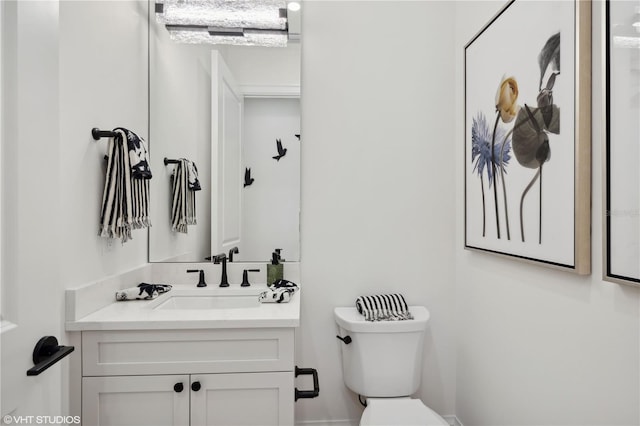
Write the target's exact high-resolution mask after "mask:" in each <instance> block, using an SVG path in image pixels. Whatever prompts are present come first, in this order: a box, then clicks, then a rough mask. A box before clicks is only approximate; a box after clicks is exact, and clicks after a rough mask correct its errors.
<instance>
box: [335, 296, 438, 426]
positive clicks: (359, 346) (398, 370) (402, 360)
mask: <svg viewBox="0 0 640 426" xmlns="http://www.w3.org/2000/svg"><path fill="white" fill-rule="evenodd" d="M409 311H410V312H411V314H413V317H414V319H413V320H405V321H377V322H371V321H365V320H364V317H363V316H362V315H360V314H359V313H358V311H357V310H356V308H335V310H334V315H335V319H336V322H337V323H338V326H339V327H340V335H339V337H341V340H343V342H342V343H340V346H341V347H342V374H343V377H344V382H345V384H346V385H347V387H348V388H349V389H351V390H352V391H353V392H355V393H357V394H358V395H361V396H363V397H366V398H367V408H365V410H364V412H363V413H362V418H361V419H360V425H361V426H373V425H380V426H382V425H384V426H392V425H398V426H418V425H419V426H426V425H438V426H448V425H449V423H447V422H446V421H445V420H444V419H443V418H442V417H440V416H439V415H438V414H437V413H436V412H435V411H433V410H432V409H430V408H429V407H427V406H426V405H424V404H423V403H422V401H421V400H419V399H412V398H410V397H409V396H410V395H411V394H413V393H414V392H415V391H417V390H418V387H419V386H420V377H421V375H422V348H423V343H424V331H425V329H426V327H427V321H429V311H427V309H426V308H425V307H424V306H410V307H409ZM347 336H348V338H347ZM347 342H348V343H347Z"/></svg>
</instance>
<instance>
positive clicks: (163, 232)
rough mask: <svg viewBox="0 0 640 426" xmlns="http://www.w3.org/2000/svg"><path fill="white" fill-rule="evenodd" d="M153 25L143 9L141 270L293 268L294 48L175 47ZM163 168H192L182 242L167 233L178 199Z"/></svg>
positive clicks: (296, 204) (296, 246)
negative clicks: (160, 266)
mask: <svg viewBox="0 0 640 426" xmlns="http://www.w3.org/2000/svg"><path fill="white" fill-rule="evenodd" d="M152 3H153V1H152ZM153 15H154V8H153V7H150V16H149V31H150V34H149V85H150V87H149V137H148V139H149V147H150V153H151V167H152V170H153V173H154V178H153V181H152V183H151V197H150V198H151V213H150V216H151V223H152V227H151V228H150V229H149V261H150V262H205V261H207V260H205V259H206V258H207V257H210V256H212V255H216V254H219V253H222V252H224V253H227V255H228V252H229V250H230V249H232V248H233V247H238V253H237V254H234V256H233V257H234V261H242V262H253V261H256V262H265V261H268V260H269V259H270V258H271V253H272V252H273V250H274V249H276V248H281V249H282V257H283V258H284V259H286V260H287V261H297V260H299V256H300V236H299V211H300V149H301V141H300V99H299V96H300V43H299V42H292V41H291V40H290V41H289V43H288V45H287V47H253V46H226V45H224V46H223V45H205V44H180V43H176V42H174V41H172V40H171V39H170V38H169V33H168V32H167V30H166V29H165V27H164V25H163V24H161V23H158V22H157V21H156V19H155V16H153ZM221 117H223V118H224V119H220V118H221ZM164 158H168V159H181V158H184V159H187V160H190V161H191V162H193V164H195V166H196V167H197V177H198V181H199V182H200V186H201V190H200V191H195V192H194V193H193V195H194V198H195V212H194V213H193V216H194V218H195V222H196V224H193V225H191V224H189V225H187V233H186V234H185V233H181V232H176V231H174V230H172V213H173V215H174V217H175V211H172V208H175V206H176V205H178V206H179V205H180V203H179V202H178V203H175V202H174V199H173V198H174V195H175V194H176V193H178V194H179V193H180V192H179V191H175V190H174V189H173V187H172V182H173V177H172V176H173V174H174V173H175V169H176V165H175V164H167V165H165V164H164V161H163V160H164ZM189 213H191V212H190V211H189ZM187 216H188V215H187Z"/></svg>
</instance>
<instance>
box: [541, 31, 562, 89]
mask: <svg viewBox="0 0 640 426" xmlns="http://www.w3.org/2000/svg"><path fill="white" fill-rule="evenodd" d="M538 65H540V84H539V86H538V90H542V79H543V78H544V74H545V71H546V70H547V68H548V67H549V65H551V68H552V70H553V71H560V33H556V34H554V35H552V36H551V37H550V38H549V40H547V42H546V43H545V45H544V47H543V48H542V50H541V51H540V54H539V55H538Z"/></svg>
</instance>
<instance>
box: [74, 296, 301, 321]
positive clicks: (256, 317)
mask: <svg viewBox="0 0 640 426" xmlns="http://www.w3.org/2000/svg"><path fill="white" fill-rule="evenodd" d="M261 290H266V286H264V285H258V286H252V287H247V288H241V287H239V286H232V287H228V288H219V287H207V288H201V289H200V288H196V287H195V286H193V285H174V286H173V288H172V290H171V291H169V292H167V293H165V294H162V295H160V296H159V297H157V298H155V299H153V300H130V301H115V300H114V301H113V303H111V304H109V305H107V306H105V307H103V308H101V309H99V310H97V311H95V312H93V313H90V314H88V315H86V316H84V317H82V318H79V319H77V320H74V321H67V322H66V329H67V331H88V330H160V329H163V330H176V329H202V328H280V327H298V326H299V325H300V291H301V290H298V291H297V292H296V293H295V294H294V295H293V297H292V298H291V300H290V301H289V302H288V303H260V304H258V305H257V306H256V307H246V308H232V309H219V308H215V309H154V308H156V307H157V306H159V305H161V304H162V303H164V302H165V301H166V300H167V299H168V298H170V297H172V296H174V295H178V296H181V295H189V296H195V297H197V296H198V295H202V296H207V295H240V294H245V295H248V294H253V293H255V294H256V297H257V294H258V293H259V292H260V291H261Z"/></svg>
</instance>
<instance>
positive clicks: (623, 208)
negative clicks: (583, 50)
mask: <svg viewBox="0 0 640 426" xmlns="http://www.w3.org/2000/svg"><path fill="white" fill-rule="evenodd" d="M605 32H606V35H605V43H604V44H605V58H606V60H605V68H606V69H605V74H606V79H605V80H606V85H605V92H606V93H605V103H606V106H605V107H606V126H605V128H606V142H605V155H604V159H605V160H604V161H605V164H604V172H605V173H604V175H605V182H604V196H605V202H604V209H605V211H604V215H603V217H604V231H605V232H604V250H603V254H604V268H603V272H604V279H606V280H608V281H616V282H620V283H624V284H631V285H640V167H639V166H638V163H639V162H640V124H638V122H639V119H638V117H640V1H607V2H605Z"/></svg>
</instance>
